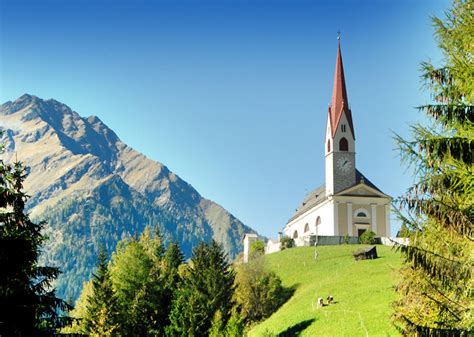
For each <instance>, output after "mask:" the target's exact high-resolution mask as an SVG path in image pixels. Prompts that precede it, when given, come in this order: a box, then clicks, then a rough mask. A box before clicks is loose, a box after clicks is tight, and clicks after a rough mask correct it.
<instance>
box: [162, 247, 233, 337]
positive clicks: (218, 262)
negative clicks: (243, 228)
mask: <svg viewBox="0 0 474 337" xmlns="http://www.w3.org/2000/svg"><path fill="white" fill-rule="evenodd" d="M233 291H234V272H233V271H232V269H231V268H230V265H229V263H228V262H227V256H226V255H225V254H224V252H223V250H222V248H221V246H219V244H217V242H215V241H214V240H213V241H212V242H211V243H209V244H206V243H201V244H200V245H199V246H198V247H196V248H195V249H194V251H193V257H192V259H191V262H190V263H189V265H188V267H187V269H186V272H185V276H184V279H183V281H182V284H181V286H180V288H179V289H178V291H177V295H176V299H175V300H174V302H173V308H172V311H171V316H170V321H171V322H170V326H169V328H168V330H167V332H168V335H170V336H207V335H208V334H209V332H210V329H211V326H212V320H213V319H214V317H215V316H216V315H220V317H219V318H218V321H219V322H216V323H215V324H221V325H222V326H225V325H226V324H227V322H228V320H229V318H230V315H231V310H232V307H233V299H232V295H233ZM218 312H220V313H219V314H217V313H218ZM216 319H217V318H216Z"/></svg>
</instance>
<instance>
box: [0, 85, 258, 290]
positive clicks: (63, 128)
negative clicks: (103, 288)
mask: <svg viewBox="0 0 474 337" xmlns="http://www.w3.org/2000/svg"><path fill="white" fill-rule="evenodd" d="M0 129H2V130H3V131H5V132H4V133H3V136H2V139H1V140H0V142H3V143H4V144H5V145H6V152H5V153H4V154H3V155H2V157H4V158H3V159H4V160H5V161H12V160H14V159H15V157H17V158H18V160H20V161H22V162H24V164H25V165H26V166H27V167H28V168H29V175H28V177H27V179H26V180H25V189H26V192H27V194H29V195H30V196H31V198H30V200H29V202H28V207H29V211H30V212H31V214H32V216H33V217H34V218H36V219H41V220H46V221H47V222H48V227H47V229H46V231H47V235H48V237H50V238H52V240H49V241H48V244H47V246H46V247H45V253H44V259H45V260H46V261H50V262H52V263H53V264H54V265H58V266H60V267H62V268H63V272H64V274H62V276H61V278H60V280H59V284H60V286H59V288H58V289H59V294H60V295H63V296H72V297H73V298H74V297H75V296H76V295H77V290H78V289H79V288H80V286H81V285H82V282H83V281H84V280H86V279H88V278H89V275H90V272H91V270H92V268H93V266H94V261H95V256H96V255H95V254H96V253H97V251H98V249H99V248H100V247H101V245H105V246H106V247H108V248H109V251H112V250H113V249H115V245H116V244H117V242H118V241H119V240H120V239H122V238H123V237H126V236H130V235H132V236H133V235H137V234H139V233H140V232H141V231H142V230H143V229H144V228H145V227H146V226H151V227H157V226H158V227H160V228H161V230H162V232H163V233H164V235H165V237H166V238H167V240H168V242H170V241H171V240H173V241H178V242H179V243H180V244H181V247H182V249H183V251H184V253H185V255H186V256H188V257H189V255H190V254H191V251H192V248H193V247H194V246H196V245H197V244H198V243H199V242H200V241H202V240H205V241H209V240H210V239H212V238H214V239H215V240H217V241H218V242H220V243H221V244H222V245H223V247H224V249H225V250H226V251H227V252H228V253H229V255H230V256H235V255H236V254H237V253H238V252H239V251H240V249H241V237H242V234H243V233H244V232H254V231H253V230H252V229H250V228H249V227H247V226H245V225H244V224H242V223H241V222H240V221H239V220H238V219H237V218H236V217H234V216H233V215H232V214H230V213H229V212H228V211H226V210H225V209H224V208H223V207H221V206H220V205H218V204H216V203H214V202H212V201H210V200H207V199H205V198H203V197H202V196H201V195H200V194H199V192H198V191H196V190H195V189H194V188H193V187H192V186H191V185H190V184H189V183H187V182H186V181H184V180H183V179H181V178H180V177H179V176H178V175H176V174H175V173H173V172H172V171H170V170H169V169H168V168H167V167H166V166H165V165H163V164H162V163H159V162H157V161H153V160H151V159H149V158H147V157H146V156H145V155H143V154H141V153H140V152H138V151H136V150H134V149H132V148H131V147H129V146H127V145H126V144H124V143H123V142H122V141H121V140H120V139H119V137H118V136H117V135H116V134H115V133H114V132H113V131H112V130H111V129H110V128H108V127H107V125H106V124H105V123H103V122H102V121H101V120H100V119H99V118H98V117H96V116H90V117H87V118H84V117H81V116H80V115H79V114H78V113H76V112H75V111H73V110H72V109H71V108H69V107H68V106H67V105H65V104H63V103H61V102H58V101H56V100H54V99H48V100H43V99H41V98H39V97H36V96H33V95H27V94H25V95H23V96H21V97H20V98H18V99H17V100H15V101H13V102H7V103H5V104H3V105H1V106H0ZM71 259H72V260H73V261H75V263H73V264H71V263H70V261H71Z"/></svg>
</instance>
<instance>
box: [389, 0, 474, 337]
mask: <svg viewBox="0 0 474 337" xmlns="http://www.w3.org/2000/svg"><path fill="white" fill-rule="evenodd" d="M473 6H474V5H473V2H472V1H461V0H455V1H454V2H453V5H452V8H451V9H450V10H449V11H448V12H447V13H446V18H445V19H444V20H441V19H439V18H434V19H433V21H434V26H435V28H436V37H437V39H438V43H439V47H440V48H441V49H442V51H443V54H444V64H443V65H442V66H441V67H435V66H433V65H432V64H430V63H428V62H426V63H423V64H422V71H423V75H422V78H423V80H424V81H425V83H426V87H427V89H428V90H429V91H430V93H431V95H432V98H433V103H432V104H427V105H423V106H421V107H419V110H420V111H422V112H424V113H425V114H427V115H428V116H429V118H430V121H431V124H430V125H428V126H426V125H420V124H417V125H415V126H413V128H412V134H413V140H410V141H407V140H404V139H402V138H400V137H397V141H398V143H399V145H400V148H401V151H402V156H403V158H404V160H406V161H408V162H409V163H411V164H413V165H414V166H415V167H416V171H415V176H416V181H415V183H414V185H413V186H412V187H411V188H410V189H409V190H408V192H407V193H406V195H404V196H403V197H402V198H400V199H399V200H398V203H399V206H400V209H401V211H400V212H399V218H400V219H401V220H402V222H403V224H404V225H406V226H407V227H408V229H409V232H408V236H409V240H410V244H409V245H408V246H402V247H401V248H400V249H401V250H402V252H403V254H404V257H405V266H404V267H403V268H402V270H401V282H400V284H399V285H398V292H399V293H400V294H401V295H402V296H401V299H400V300H399V301H398V302H397V303H396V304H395V307H396V313H395V315H394V318H395V322H396V324H397V326H398V327H399V328H400V329H401V330H402V331H403V332H404V333H405V334H410V335H415V334H421V335H450V334H451V335H462V334H465V335H468V334H469V333H470V332H472V330H471V329H472V327H473V326H474V320H473V316H472V303H473V302H472V301H473V297H472V296H473V295H472V289H473V285H474V283H473V279H472V268H473V264H474V260H473V251H474V237H473V233H474V228H473V219H474V179H473V176H474V172H473V167H472V164H473V158H472V155H473V153H474V107H473V103H474V102H473V101H474V64H473V62H474V56H473V48H474V19H473V11H474V8H473Z"/></svg>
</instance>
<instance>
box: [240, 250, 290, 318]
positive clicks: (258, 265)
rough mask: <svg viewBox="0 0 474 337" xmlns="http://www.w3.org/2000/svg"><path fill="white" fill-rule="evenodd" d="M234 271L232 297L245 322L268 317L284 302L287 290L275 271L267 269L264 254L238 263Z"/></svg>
mask: <svg viewBox="0 0 474 337" xmlns="http://www.w3.org/2000/svg"><path fill="white" fill-rule="evenodd" d="M236 271H237V272H236V278H235V285H236V289H235V294H234V297H235V300H236V302H237V304H238V305H239V308H240V315H241V318H242V319H243V320H244V321H245V322H246V323H247V324H250V323H254V322H258V321H261V320H263V319H265V318H267V317H269V316H270V315H271V314H272V313H273V312H274V311H275V310H276V309H278V308H279V307H280V306H281V305H282V304H283V303H284V302H286V300H287V298H288V295H289V292H288V291H287V290H286V289H285V288H284V287H283V286H282V284H281V280H280V278H279V277H278V276H277V275H276V274H275V273H273V272H269V271H267V269H266V268H265V257H264V256H260V257H258V258H254V259H252V260H251V261H249V262H248V263H245V264H241V265H239V266H238V268H237V269H236Z"/></svg>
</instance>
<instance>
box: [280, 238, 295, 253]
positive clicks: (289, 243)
mask: <svg viewBox="0 0 474 337" xmlns="http://www.w3.org/2000/svg"><path fill="white" fill-rule="evenodd" d="M280 243H281V250H283V249H287V248H293V247H294V246H295V240H293V239H292V238H290V237H289V236H283V237H282V238H281V239H280Z"/></svg>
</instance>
